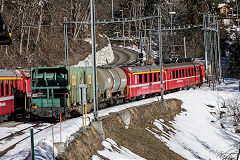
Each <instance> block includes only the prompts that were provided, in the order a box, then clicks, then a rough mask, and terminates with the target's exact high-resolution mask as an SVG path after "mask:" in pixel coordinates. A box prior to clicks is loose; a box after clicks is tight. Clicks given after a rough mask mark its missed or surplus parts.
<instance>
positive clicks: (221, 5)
mask: <svg viewBox="0 0 240 160" xmlns="http://www.w3.org/2000/svg"><path fill="white" fill-rule="evenodd" d="M225 5H226V4H225V3H221V4H218V8H222V7H224V6H225Z"/></svg>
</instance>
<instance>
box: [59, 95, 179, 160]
mask: <svg viewBox="0 0 240 160" xmlns="http://www.w3.org/2000/svg"><path fill="white" fill-rule="evenodd" d="M181 104H182V101H180V100H177V99H169V100H166V103H160V102H156V103H152V104H146V105H144V106H139V107H136V108H132V109H128V110H125V111H121V112H119V113H113V114H111V115H110V116H107V117H104V118H102V119H100V120H99V121H101V128H102V129H103V131H104V135H105V137H104V138H110V139H113V140H114V141H115V142H116V143H117V144H118V146H124V147H126V148H128V149H129V150H131V151H132V152H133V153H135V154H137V155H139V156H141V157H143V158H146V159H183V158H182V157H181V156H179V155H177V154H176V153H174V152H173V151H171V150H170V149H169V148H168V147H167V146H166V145H165V144H164V143H163V142H162V141H160V140H158V139H156V137H155V136H154V135H152V134H151V133H150V132H149V131H148V130H147V129H146V128H151V127H154V125H153V123H152V122H154V120H155V119H163V120H164V121H165V122H164V123H165V124H166V125H169V126H170V123H169V121H172V120H173V118H174V117H175V115H176V114H178V113H180V112H181V111H182V109H181V107H180V106H181ZM164 105H167V108H168V109H167V110H166V108H165V106H164ZM98 124H99V122H98ZM126 126H127V127H126ZM98 127H99V125H98ZM94 128H96V127H89V128H88V129H87V130H86V131H85V132H83V133H79V136H77V137H75V141H73V142H72V143H71V144H70V147H69V148H68V149H67V151H65V154H64V155H63V156H62V157H61V158H64V159H71V160H72V159H78V158H79V157H81V159H91V156H92V155H97V156H99V157H101V158H104V157H102V156H101V155H99V154H98V153H99V152H97V151H98V150H102V149H103V146H102V145H101V142H102V132H103V131H102V129H101V132H99V131H98V130H95V129H94ZM172 130H173V131H174V129H172ZM173 131H171V132H173Z"/></svg>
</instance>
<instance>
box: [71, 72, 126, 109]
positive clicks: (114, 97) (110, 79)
mask: <svg viewBox="0 0 240 160" xmlns="http://www.w3.org/2000/svg"><path fill="white" fill-rule="evenodd" d="M69 77H70V78H69V79H70V81H69V93H70V95H71V96H70V99H71V100H70V101H71V106H72V107H71V110H75V111H77V112H79V113H82V106H83V104H80V103H81V102H83V101H84V102H83V103H85V104H88V107H87V108H88V111H90V110H92V109H93V68H91V67H85V68H81V67H70V69H69ZM97 85H98V89H97V92H98V101H99V108H104V107H105V106H106V105H108V104H110V105H114V104H120V103H123V101H124V99H125V94H126V92H125V88H126V85H127V77H126V74H125V73H124V71H123V70H122V69H120V68H108V69H107V68H97ZM84 91H85V93H84Z"/></svg>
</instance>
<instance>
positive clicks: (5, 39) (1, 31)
mask: <svg viewBox="0 0 240 160" xmlns="http://www.w3.org/2000/svg"><path fill="white" fill-rule="evenodd" d="M11 37H12V34H11V33H9V32H8V29H7V26H6V24H5V23H4V20H3V17H2V14H1V13H0V45H11V44H12V38H11Z"/></svg>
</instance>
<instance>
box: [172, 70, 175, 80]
mask: <svg viewBox="0 0 240 160" xmlns="http://www.w3.org/2000/svg"><path fill="white" fill-rule="evenodd" d="M172 73H173V79H174V78H175V71H173V72H172Z"/></svg>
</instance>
